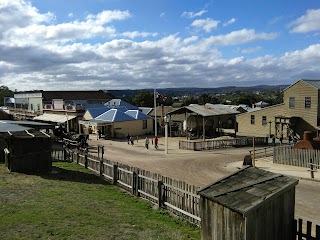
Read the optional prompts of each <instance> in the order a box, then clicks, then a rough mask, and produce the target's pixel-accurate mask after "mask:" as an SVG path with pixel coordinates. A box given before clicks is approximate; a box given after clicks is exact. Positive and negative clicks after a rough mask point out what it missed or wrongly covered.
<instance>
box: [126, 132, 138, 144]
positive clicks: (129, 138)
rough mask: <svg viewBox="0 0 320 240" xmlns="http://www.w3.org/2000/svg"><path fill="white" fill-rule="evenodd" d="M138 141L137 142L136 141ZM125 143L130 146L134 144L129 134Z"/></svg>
mask: <svg viewBox="0 0 320 240" xmlns="http://www.w3.org/2000/svg"><path fill="white" fill-rule="evenodd" d="M137 141H138V140H137ZM127 143H128V145H129V144H131V145H132V146H133V144H134V142H133V138H132V136H130V135H129V134H128V135H127Z"/></svg>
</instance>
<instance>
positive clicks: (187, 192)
mask: <svg viewBox="0 0 320 240" xmlns="http://www.w3.org/2000/svg"><path fill="white" fill-rule="evenodd" d="M66 154H68V156H67V159H70V161H73V162H75V163H77V164H79V165H81V166H83V167H85V168H87V169H89V170H91V171H93V172H95V173H96V174H98V175H99V176H100V177H102V178H104V179H105V180H107V181H109V182H110V183H112V184H114V185H117V186H119V187H121V188H123V189H125V190H127V191H129V192H130V193H132V194H134V195H136V196H139V197H142V198H144V199H147V200H149V201H150V202H152V203H154V204H157V205H158V206H159V207H161V208H164V209H167V210H168V211H170V212H172V213H174V214H175V215H178V216H181V217H183V218H185V219H187V220H188V221H190V222H192V223H195V224H197V225H199V224H200V221H201V219H200V206H199V201H200V196H199V195H198V194H197V188H196V187H195V186H193V185H189V184H187V183H185V182H182V181H178V180H175V179H172V178H169V177H164V176H162V175H160V174H156V173H152V172H149V171H145V170H142V169H139V168H135V167H131V166H128V165H125V164H121V163H118V162H113V161H110V160H106V159H102V158H98V157H97V156H93V155H90V154H86V153H81V152H78V151H77V150H70V149H67V151H66ZM64 159H65V158H64Z"/></svg>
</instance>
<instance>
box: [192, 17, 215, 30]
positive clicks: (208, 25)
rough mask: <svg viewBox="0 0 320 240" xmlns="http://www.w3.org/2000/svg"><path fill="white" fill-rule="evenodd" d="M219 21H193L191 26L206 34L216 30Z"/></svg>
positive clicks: (208, 19)
mask: <svg viewBox="0 0 320 240" xmlns="http://www.w3.org/2000/svg"><path fill="white" fill-rule="evenodd" d="M219 23H220V21H217V20H213V19H210V18H207V19H197V20H194V21H193V22H192V24H191V26H192V27H196V28H202V29H203V30H205V31H206V32H211V30H212V29H216V28H217V27H218V24H219Z"/></svg>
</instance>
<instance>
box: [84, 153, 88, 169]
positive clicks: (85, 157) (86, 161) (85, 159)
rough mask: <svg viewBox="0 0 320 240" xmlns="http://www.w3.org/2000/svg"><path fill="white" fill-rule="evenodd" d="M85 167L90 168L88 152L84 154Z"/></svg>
mask: <svg viewBox="0 0 320 240" xmlns="http://www.w3.org/2000/svg"><path fill="white" fill-rule="evenodd" d="M84 167H85V168H88V154H84Z"/></svg>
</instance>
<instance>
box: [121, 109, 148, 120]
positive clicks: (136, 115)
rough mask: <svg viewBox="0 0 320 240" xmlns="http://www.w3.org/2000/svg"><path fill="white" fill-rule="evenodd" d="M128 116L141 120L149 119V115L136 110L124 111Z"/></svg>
mask: <svg viewBox="0 0 320 240" xmlns="http://www.w3.org/2000/svg"><path fill="white" fill-rule="evenodd" d="M125 113H126V114H128V115H129V116H131V117H133V118H134V119H137V120H141V119H149V118H151V117H150V116H148V115H146V114H144V113H142V112H140V111H138V110H128V111H126V112H125Z"/></svg>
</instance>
